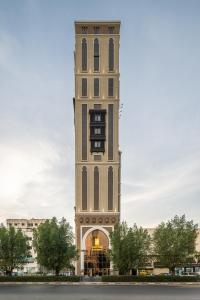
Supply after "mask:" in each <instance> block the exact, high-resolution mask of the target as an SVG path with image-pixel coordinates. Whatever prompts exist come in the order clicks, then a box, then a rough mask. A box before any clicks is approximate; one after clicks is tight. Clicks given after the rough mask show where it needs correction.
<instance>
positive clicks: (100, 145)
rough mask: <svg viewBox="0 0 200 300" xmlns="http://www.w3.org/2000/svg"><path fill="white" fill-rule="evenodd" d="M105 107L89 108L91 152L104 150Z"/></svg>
mask: <svg viewBox="0 0 200 300" xmlns="http://www.w3.org/2000/svg"><path fill="white" fill-rule="evenodd" d="M105 114H106V110H105V109H90V141H91V152H105V139H106V137H105V125H106V123H105Z"/></svg>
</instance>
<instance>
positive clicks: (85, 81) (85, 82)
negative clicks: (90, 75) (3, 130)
mask: <svg viewBox="0 0 200 300" xmlns="http://www.w3.org/2000/svg"><path fill="white" fill-rule="evenodd" d="M82 97H87V78H82Z"/></svg>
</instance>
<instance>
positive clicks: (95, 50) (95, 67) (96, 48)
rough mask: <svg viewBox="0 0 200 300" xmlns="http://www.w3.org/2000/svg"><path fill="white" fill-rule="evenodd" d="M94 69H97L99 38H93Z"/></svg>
mask: <svg viewBox="0 0 200 300" xmlns="http://www.w3.org/2000/svg"><path fill="white" fill-rule="evenodd" d="M94 71H99V40H98V39H95V40H94Z"/></svg>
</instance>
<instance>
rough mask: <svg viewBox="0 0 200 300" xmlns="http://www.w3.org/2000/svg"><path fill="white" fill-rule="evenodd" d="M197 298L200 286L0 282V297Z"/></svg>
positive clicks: (30, 299)
mask: <svg viewBox="0 0 200 300" xmlns="http://www.w3.org/2000/svg"><path fill="white" fill-rule="evenodd" d="M27 299H28V300H64V299H65V300H90V299H91V300H112V299H114V300H118V299H119V300H129V299H134V300H171V299H173V300H179V299H180V300H186V299H187V300H200V287H192V286H187V287H183V286H182V287H181V286H180V287H172V286H149V285H142V286H137V285H136V286H114V285H113V286H78V285H77V286H61V285H55V286H53V285H0V300H27Z"/></svg>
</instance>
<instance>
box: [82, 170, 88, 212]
mask: <svg viewBox="0 0 200 300" xmlns="http://www.w3.org/2000/svg"><path fill="white" fill-rule="evenodd" d="M82 210H87V168H86V167H83V169H82Z"/></svg>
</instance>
